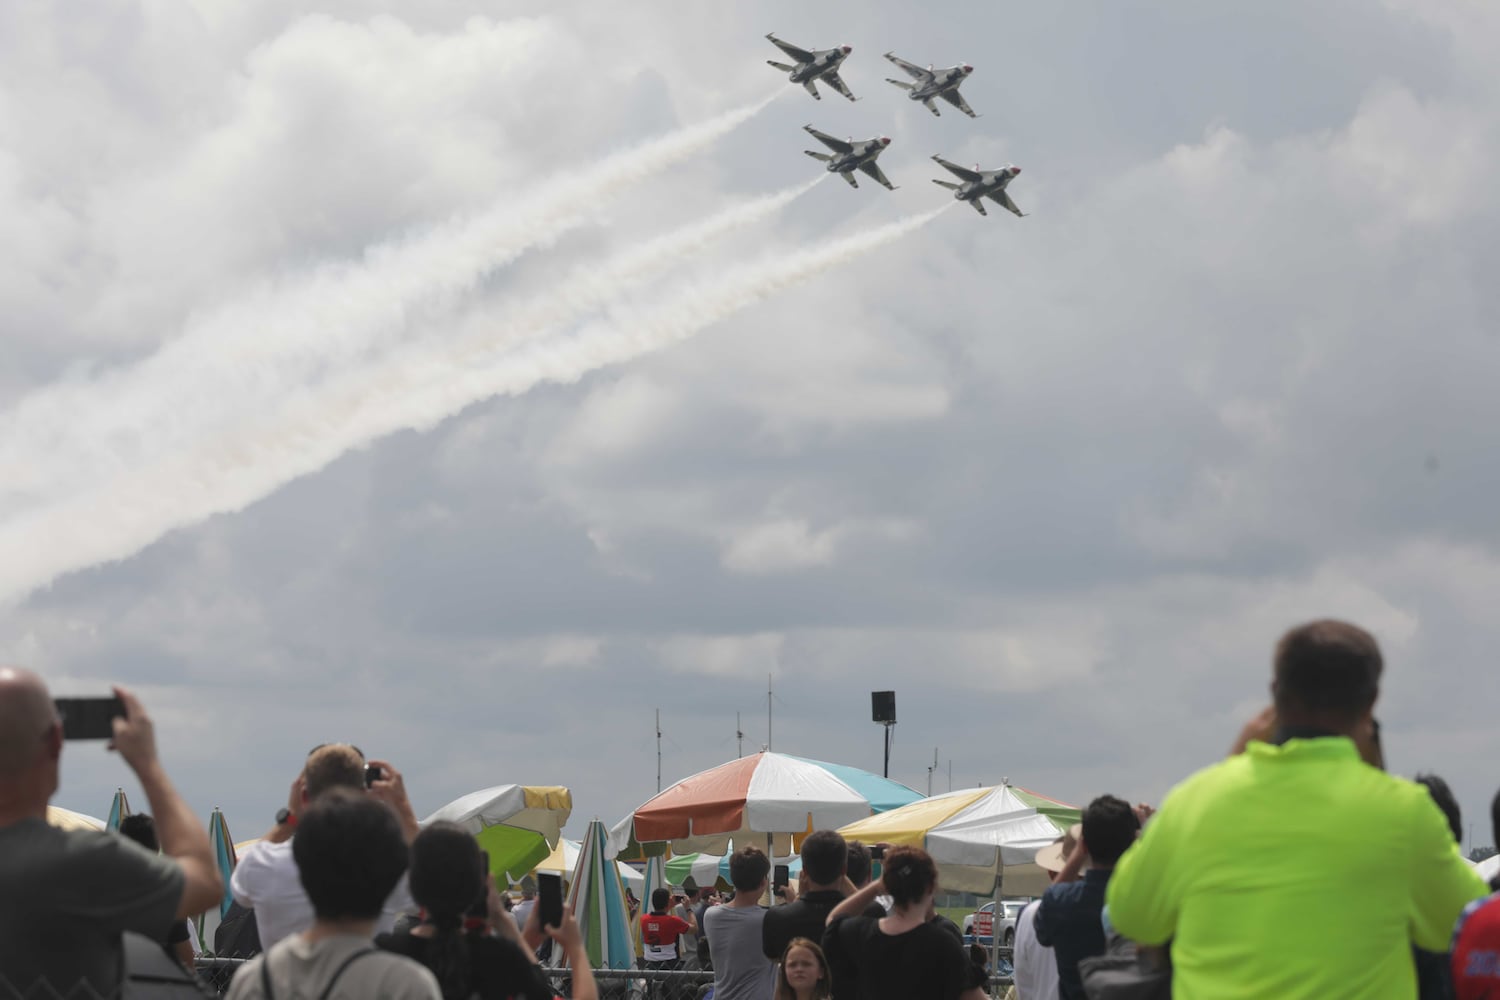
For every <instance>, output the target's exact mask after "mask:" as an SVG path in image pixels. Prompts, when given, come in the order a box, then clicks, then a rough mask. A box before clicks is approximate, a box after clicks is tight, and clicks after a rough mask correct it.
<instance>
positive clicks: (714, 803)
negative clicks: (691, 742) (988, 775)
mask: <svg viewBox="0 0 1500 1000" xmlns="http://www.w3.org/2000/svg"><path fill="white" fill-rule="evenodd" d="M921 797H922V795H921V793H920V792H917V791H915V790H913V789H911V788H908V787H906V786H905V785H903V784H901V783H900V782H897V781H891V780H890V779H888V778H882V777H881V776H880V775H878V774H871V773H870V772H868V771H861V770H859V769H858V768H854V767H848V766H847V765H843V764H829V763H827V762H825V761H820V760H809V759H806V758H803V757H791V756H788V755H787V754H782V753H772V752H771V751H769V750H762V751H761V752H760V753H757V754H752V755H751V756H749V757H741V758H740V759H738V760H732V761H730V762H729V763H727V764H721V765H719V766H718V767H715V768H711V769H710V770H707V771H701V772H699V773H698V774H695V775H693V776H692V777H690V778H684V779H683V780H682V781H679V782H677V784H675V785H673V786H672V787H670V788H668V789H667V790H666V791H663V792H660V793H659V794H657V795H656V796H655V797H654V798H652V799H650V800H648V801H647V802H646V803H645V804H643V805H642V806H640V807H639V808H638V809H636V810H635V812H633V813H631V814H630V815H629V816H627V817H625V819H623V820H621V821H620V822H619V823H618V824H616V826H615V828H614V829H613V830H612V831H611V832H610V846H611V847H613V848H614V849H615V851H616V853H618V852H620V851H624V850H627V849H628V848H629V845H630V844H631V843H632V842H634V843H638V844H645V843H650V842H652V841H663V840H664V841H670V842H671V844H672V849H673V850H674V851H684V852H691V851H707V852H710V853H713V854H723V853H724V852H725V851H726V850H727V849H728V846H729V841H730V840H731V839H733V840H734V841H735V842H736V843H740V844H756V845H757V846H758V845H760V844H763V843H764V844H766V846H767V848H768V850H767V853H774V854H783V855H786V854H791V853H792V843H791V841H792V839H793V837H800V836H802V835H803V834H807V833H811V832H812V831H814V830H831V829H834V828H837V827H840V826H844V825H845V824H848V823H853V822H855V821H856V820H860V819H864V818H865V817H867V816H869V815H871V814H872V813H880V812H885V811H886V810H889V809H895V808H897V807H899V806H903V805H906V804H907V803H908V802H915V801H916V800H917V799H920V798H921ZM773 837H774V838H775V839H774V842H773ZM772 846H774V847H775V848H776V849H775V850H774V851H773V850H769V848H771V847H772Z"/></svg>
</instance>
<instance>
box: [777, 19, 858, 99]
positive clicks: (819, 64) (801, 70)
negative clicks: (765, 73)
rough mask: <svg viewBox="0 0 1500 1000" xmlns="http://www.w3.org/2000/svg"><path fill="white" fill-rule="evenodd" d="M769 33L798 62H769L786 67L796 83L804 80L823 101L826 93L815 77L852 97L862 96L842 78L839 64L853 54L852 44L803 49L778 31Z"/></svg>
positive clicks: (810, 89)
mask: <svg viewBox="0 0 1500 1000" xmlns="http://www.w3.org/2000/svg"><path fill="white" fill-rule="evenodd" d="M766 37H767V38H768V39H770V40H771V44H772V45H775V46H776V47H777V48H778V49H780V50H781V51H783V52H785V53H786V54H787V55H788V56H789V57H790V58H792V59H793V60H795V61H796V65H795V66H788V65H787V64H786V63H779V62H774V61H772V60H770V59H767V60H766V63H767V64H768V65H770V66H775V67H776V68H777V69H780V70H785V71H786V72H787V74H788V78H789V79H790V80H791V81H792V82H793V83H800V84H802V86H804V87H806V88H807V92H808V93H809V94H811V95H813V97H814V98H815V99H817V100H819V101H821V100H822V99H823V95H822V94H820V93H818V88H817V86H816V85H815V84H814V82H813V81H815V80H822V81H823V82H824V83H826V84H828V86H830V87H832V88H833V89H834V90H837V91H838V92H839V93H840V94H843V95H844V96H845V97H847V98H849V100H851V101H857V100H859V98H857V97H855V96H854V95H853V94H851V93H850V92H849V88H848V87H846V86H845V85H844V81H843V80H842V79H840V78H839V67H840V66H842V65H843V63H844V60H845V59H847V58H849V53H851V52H853V51H854V50H853V49H851V48H850V47H849V46H847V45H840V46H839V47H838V48H836V49H803V48H798V47H797V46H795V45H792V44H791V43H790V42H783V41H782V40H781V39H779V38H777V37H776V36H775V35H774V34H770V35H767V36H766Z"/></svg>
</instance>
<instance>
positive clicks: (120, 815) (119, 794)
mask: <svg viewBox="0 0 1500 1000" xmlns="http://www.w3.org/2000/svg"><path fill="white" fill-rule="evenodd" d="M129 815H130V800H129V799H127V798H126V797H125V789H123V788H116V789H115V797H114V799H113V801H111V802H110V804H109V818H108V819H106V820H105V821H104V828H105V829H106V830H118V829H119V828H120V821H121V820H123V819H124V818H125V817H126V816H129Z"/></svg>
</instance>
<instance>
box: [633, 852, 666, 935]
mask: <svg viewBox="0 0 1500 1000" xmlns="http://www.w3.org/2000/svg"><path fill="white" fill-rule="evenodd" d="M666 887H667V873H666V858H663V857H661V856H660V855H658V856H656V857H654V858H647V859H646V879H645V885H643V886H641V913H642V914H646V913H650V912H651V896H652V894H653V893H655V892H656V890H657V889H665V888H666ZM630 931H631V933H632V934H634V935H635V936H636V939H637V940H636V944H637V945H642V944H644V939H643V938H641V934H642V929H641V922H640V920H636V921H635V923H634V925H633V926H632V927H631V928H630Z"/></svg>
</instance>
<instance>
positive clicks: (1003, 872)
mask: <svg viewBox="0 0 1500 1000" xmlns="http://www.w3.org/2000/svg"><path fill="white" fill-rule="evenodd" d="M1079 815H1080V814H1079V811H1078V809H1077V808H1076V807H1075V806H1070V805H1068V804H1067V803H1065V802H1059V801H1058V800H1056V799H1052V798H1048V797H1047V796H1045V795H1038V794H1037V793H1036V792H1031V791H1027V790H1026V789H1024V788H1016V787H1014V786H1012V785H996V786H995V787H993V788H967V789H963V790H960V791H956V792H948V793H947V794H946V795H934V796H933V797H931V798H928V799H922V800H921V801H919V802H914V803H912V804H910V805H907V806H903V807H902V808H900V809H893V810H891V811H890V812H887V813H882V814H881V815H879V816H871V817H869V818H868V819H863V820H860V821H859V822H856V823H851V824H849V825H847V826H844V827H842V828H840V830H839V832H840V833H842V834H843V835H844V836H845V837H846V838H849V839H855V840H862V841H864V842H865V843H867V844H874V843H882V842H883V843H887V844H893V845H899V844H909V845H912V846H914V847H920V848H922V849H923V850H925V851H926V852H927V853H928V854H930V855H932V860H933V861H935V862H937V866H938V877H939V880H940V881H941V883H942V885H943V888H945V889H950V890H953V891H955V892H975V893H980V894H983V895H988V894H990V893H993V892H996V891H998V888H999V886H1001V885H1002V884H1003V886H1004V891H1005V893H1006V894H1007V895H1010V896H1033V895H1035V896H1039V895H1041V894H1042V893H1043V892H1045V891H1046V888H1047V884H1048V882H1047V876H1046V873H1045V872H1043V871H1042V870H1041V869H1040V868H1038V867H1037V866H1036V852H1037V851H1038V850H1039V849H1040V848H1043V847H1045V846H1047V845H1048V844H1050V843H1052V841H1054V840H1056V839H1057V838H1058V837H1059V836H1060V835H1061V834H1062V833H1063V831H1065V830H1066V829H1067V828H1068V827H1069V826H1071V825H1072V824H1074V823H1076V822H1078V819H1079Z"/></svg>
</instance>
